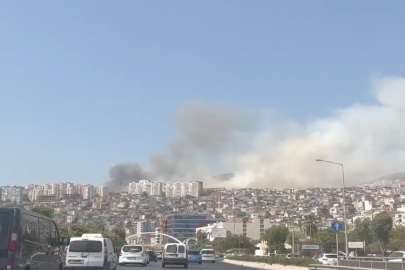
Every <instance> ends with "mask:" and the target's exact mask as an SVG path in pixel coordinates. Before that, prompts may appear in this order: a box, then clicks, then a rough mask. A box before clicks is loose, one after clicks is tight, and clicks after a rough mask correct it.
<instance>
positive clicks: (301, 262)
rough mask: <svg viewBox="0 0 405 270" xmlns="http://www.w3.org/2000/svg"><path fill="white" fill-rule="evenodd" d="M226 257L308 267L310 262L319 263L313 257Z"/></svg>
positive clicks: (236, 259)
mask: <svg viewBox="0 0 405 270" xmlns="http://www.w3.org/2000/svg"><path fill="white" fill-rule="evenodd" d="M226 259H229V260H235V261H244V262H258V263H267V264H270V265H271V264H281V265H294V266H302V267H308V266H309V265H310V264H318V263H319V262H318V261H317V260H314V259H312V258H291V259H288V258H285V257H268V256H237V257H227V258H226Z"/></svg>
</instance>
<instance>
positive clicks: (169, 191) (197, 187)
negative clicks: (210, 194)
mask: <svg viewBox="0 0 405 270" xmlns="http://www.w3.org/2000/svg"><path fill="white" fill-rule="evenodd" d="M165 189H166V196H167V197H170V198H180V197H186V196H193V197H196V198H198V197H200V196H201V193H202V190H203V183H202V182H197V181H194V182H170V183H167V184H166V185H165Z"/></svg>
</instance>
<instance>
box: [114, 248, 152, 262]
mask: <svg viewBox="0 0 405 270" xmlns="http://www.w3.org/2000/svg"><path fill="white" fill-rule="evenodd" d="M148 263H149V255H148V253H147V252H146V248H145V247H144V246H142V245H133V246H130V245H125V246H123V247H122V249H121V256H120V258H119V261H118V265H119V266H125V265H129V264H140V265H142V266H146V265H147V264H148Z"/></svg>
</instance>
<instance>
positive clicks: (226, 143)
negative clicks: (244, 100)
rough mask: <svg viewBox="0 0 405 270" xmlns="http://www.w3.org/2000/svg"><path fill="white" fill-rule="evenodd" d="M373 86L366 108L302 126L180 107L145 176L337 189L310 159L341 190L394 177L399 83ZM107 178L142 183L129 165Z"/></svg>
mask: <svg viewBox="0 0 405 270" xmlns="http://www.w3.org/2000/svg"><path fill="white" fill-rule="evenodd" d="M373 86H374V88H373V93H374V94H375V103H374V104H354V105H352V106H349V107H347V108H341V109H339V110H336V111H335V113H334V114H333V115H331V116H329V117H325V118H319V119H316V120H313V121H310V122H308V123H305V124H300V123H298V122H296V121H294V120H292V119H289V118H288V117H285V116H283V115H282V114H281V113H279V112H278V113H277V112H274V111H271V110H246V109H242V108H237V107H234V106H229V105H217V106H208V105H205V104H203V103H199V102H190V103H186V104H184V105H183V106H182V107H181V108H180V110H179V112H178V114H177V115H176V124H177V126H178V136H177V138H176V139H175V140H174V141H173V142H171V143H170V144H169V146H168V147H167V149H165V150H164V151H163V152H162V153H157V154H153V155H151V158H150V164H149V167H148V169H147V172H148V173H149V175H151V176H152V177H153V178H155V179H156V180H163V181H192V180H199V181H205V185H206V186H209V185H212V186H214V185H220V186H225V187H285V186H290V185H291V184H292V183H293V184H294V186H296V187H310V186H340V185H341V168H340V167H339V166H334V165H330V164H326V163H319V162H315V159H318V158H319V159H325V160H332V161H336V162H340V163H344V164H345V170H346V181H347V184H348V185H353V184H359V183H362V182H365V181H369V180H372V179H375V178H377V177H379V176H381V175H385V174H390V173H394V172H401V171H403V170H404V168H405V79H404V78H397V77H392V78H383V79H381V80H378V81H375V82H374V84H373ZM127 167H129V168H127ZM111 172H112V173H111ZM111 172H110V174H111V179H112V180H113V181H112V182H111V183H115V181H118V182H119V183H126V182H127V181H129V180H131V181H137V180H139V179H142V178H145V177H147V173H146V172H145V171H144V170H143V169H142V168H140V166H139V165H135V166H134V164H127V165H125V164H121V165H117V166H115V167H113V168H112V169H111ZM227 172H231V173H234V174H235V176H234V177H233V178H232V179H231V180H228V181H226V182H224V181H217V180H215V178H213V177H212V175H217V174H222V173H227ZM114 179H118V180H114Z"/></svg>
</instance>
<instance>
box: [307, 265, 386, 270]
mask: <svg viewBox="0 0 405 270" xmlns="http://www.w3.org/2000/svg"><path fill="white" fill-rule="evenodd" d="M309 269H310V270H317V269H336V270H370V268H362V267H350V266H340V265H324V264H310V265H309ZM372 269H376V270H384V269H378V268H372Z"/></svg>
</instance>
